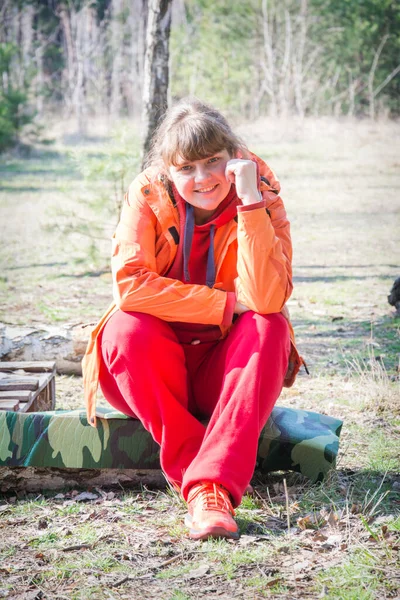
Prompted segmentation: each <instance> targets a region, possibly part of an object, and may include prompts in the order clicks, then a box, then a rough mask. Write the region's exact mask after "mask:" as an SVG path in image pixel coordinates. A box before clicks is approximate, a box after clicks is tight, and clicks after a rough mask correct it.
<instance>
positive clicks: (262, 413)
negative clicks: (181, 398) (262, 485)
mask: <svg viewBox="0 0 400 600" xmlns="http://www.w3.org/2000/svg"><path fill="white" fill-rule="evenodd" d="M289 351H290V339H289V327H288V324H287V322H286V319H285V318H284V317H283V316H282V315H281V314H271V315H259V314H257V313H253V312H251V311H249V312H246V313H244V314H243V315H241V316H240V317H239V319H238V320H237V321H236V323H235V325H234V326H233V327H232V330H231V332H230V333H229V335H228V337H227V338H226V339H225V340H222V341H221V342H219V343H218V344H217V345H216V346H215V347H214V348H213V349H212V350H211V351H210V353H209V355H208V356H207V357H206V358H205V360H204V361H203V363H202V365H201V367H200V368H199V369H198V370H197V373H196V376H195V379H194V381H193V391H194V394H195V399H196V403H197V406H198V407H199V409H200V410H201V412H203V413H204V414H206V415H211V418H210V421H209V424H208V427H207V430H206V433H205V436H204V440H203V443H202V445H201V448H200V449H199V452H198V454H197V455H196V457H195V458H194V460H193V462H192V463H191V464H190V466H189V467H188V469H187V470H186V472H185V475H184V478H183V486H182V494H183V496H184V498H186V497H187V494H188V491H189V489H190V487H191V486H192V485H194V484H195V483H197V482H199V481H202V480H205V481H215V482H218V483H220V484H222V485H224V486H225V487H226V488H227V489H228V490H229V491H230V493H231V495H232V497H233V501H234V505H236V506H237V505H239V504H240V501H241V498H242V495H243V492H244V490H245V489H246V486H247V485H248V484H249V482H250V480H251V477H252V475H253V472H254V467H255V463H256V458H257V448H258V439H259V436H260V433H261V430H262V428H263V426H264V425H265V423H266V421H267V419H268V417H269V415H270V413H271V411H272V408H273V406H274V404H275V402H276V400H277V398H278V396H279V394H280V392H281V389H282V385H283V380H284V376H285V373H286V370H287V365H288V359H289Z"/></svg>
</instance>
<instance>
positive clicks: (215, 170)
mask: <svg viewBox="0 0 400 600" xmlns="http://www.w3.org/2000/svg"><path fill="white" fill-rule="evenodd" d="M229 160H231V156H230V155H229V152H228V151H227V150H221V152H217V153H216V154H213V155H212V156H209V157H207V158H203V159H200V160H194V161H190V162H189V161H185V160H184V159H183V158H182V160H181V161H179V163H178V164H177V165H171V166H170V167H169V169H168V170H169V176H170V178H171V180H172V181H173V183H174V184H175V187H176V189H177V190H178V192H179V194H180V195H181V196H182V198H183V199H184V200H186V202H188V203H189V204H191V205H192V206H194V207H195V211H194V214H195V217H196V222H198V223H200V222H201V220H203V218H204V220H206V219H208V218H209V217H210V216H211V215H212V213H213V212H214V211H215V210H216V209H217V208H218V206H219V205H220V204H221V202H222V201H223V200H224V198H225V197H226V196H227V194H228V192H229V190H230V187H231V183H230V182H229V181H228V180H227V178H226V175H225V168H226V165H227V163H228V161H229Z"/></svg>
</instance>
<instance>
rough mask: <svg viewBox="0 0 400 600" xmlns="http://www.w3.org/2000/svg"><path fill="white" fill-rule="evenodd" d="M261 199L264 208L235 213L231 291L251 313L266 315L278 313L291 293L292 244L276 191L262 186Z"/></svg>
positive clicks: (287, 224)
mask: <svg viewBox="0 0 400 600" xmlns="http://www.w3.org/2000/svg"><path fill="white" fill-rule="evenodd" d="M278 189H279V184H278ZM262 196H263V200H264V202H265V206H263V207H261V208H255V209H253V210H243V209H240V210H239V211H238V257H237V271H238V277H237V279H236V280H235V290H236V297H237V300H238V301H239V302H241V303H242V304H244V305H245V306H248V307H249V308H250V309H251V310H254V311H255V312H258V313H260V314H269V313H275V312H280V311H281V310H282V308H283V306H284V304H285V302H286V301H287V300H288V298H289V297H290V294H291V292H292V289H293V284H292V266H291V261H292V244H291V239H290V225H289V221H288V219H287V217H286V211H285V207H284V205H283V202H282V199H281V197H280V196H279V195H278V194H277V190H276V189H272V188H271V187H269V186H264V190H263V191H262ZM266 208H267V209H268V210H266Z"/></svg>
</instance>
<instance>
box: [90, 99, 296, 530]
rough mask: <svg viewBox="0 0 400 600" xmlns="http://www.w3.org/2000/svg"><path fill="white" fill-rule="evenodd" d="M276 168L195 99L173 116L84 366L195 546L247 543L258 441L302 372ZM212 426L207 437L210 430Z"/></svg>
mask: <svg viewBox="0 0 400 600" xmlns="http://www.w3.org/2000/svg"><path fill="white" fill-rule="evenodd" d="M279 191H280V186H279V183H278V181H277V179H276V178H275V175H274V173H273V172H272V171H271V169H270V168H269V167H268V166H267V165H266V164H265V163H264V162H263V161H262V160H261V159H259V158H258V157H257V156H255V155H254V154H251V152H249V150H248V149H247V148H246V146H245V145H244V144H243V142H241V141H240V140H239V138H237V137H236V136H235V134H234V133H233V132H232V131H231V129H230V127H229V125H228V123H227V122H226V120H225V119H224V117H223V116H222V115H221V114H220V113H218V111H216V110H215V109H213V108H211V107H209V106H207V105H206V104H203V103H201V102H200V101H199V100H191V99H188V100H183V101H181V102H180V103H179V104H178V105H177V106H175V107H173V108H172V109H171V110H170V111H168V112H167V114H166V116H165V119H164V121H163V123H162V124H161V126H160V128H159V130H158V132H157V134H156V136H155V138H154V141H153V146H152V151H151V153H150V156H149V159H148V168H147V169H146V170H145V171H144V172H143V173H142V174H140V175H139V176H138V177H137V178H136V179H135V180H134V182H133V183H132V184H131V186H130V188H129V192H128V194H127V195H126V199H125V204H124V207H123V211H122V215H121V221H120V223H119V225H118V227H117V230H116V233H115V235H114V238H113V242H114V251H113V258H112V268H113V279H114V302H113V304H112V305H111V306H110V308H109V310H108V311H107V313H106V314H105V315H104V316H103V318H102V319H101V321H100V323H99V324H98V326H97V327H96V328H95V330H94V332H93V334H92V338H91V341H90V342H89V346H88V349H87V352H86V356H85V360H84V380H85V391H86V399H87V407H88V419H89V421H90V422H91V423H92V425H96V417H95V395H96V389H97V385H98V382H99V383H100V385H101V388H102V391H103V393H104V396H105V397H106V399H107V400H108V401H109V403H110V404H111V405H112V406H113V407H114V408H116V409H117V410H119V411H121V412H123V413H125V414H127V415H130V416H132V417H135V418H138V419H140V420H141V421H142V423H143V425H144V426H145V428H146V429H147V430H148V431H149V432H150V433H151V434H152V436H153V438H154V439H155V441H156V442H157V443H158V444H159V445H160V462H161V467H162V469H163V471H164V473H165V476H166V478H167V479H168V481H169V482H170V483H171V484H172V485H174V486H175V487H176V488H177V489H179V490H180V492H181V494H182V496H183V498H184V499H185V500H186V501H187V503H188V515H187V517H186V524H187V526H188V527H189V532H190V533H189V535H190V536H191V537H192V538H194V539H206V538H208V537H227V538H233V539H237V538H238V537H239V532H238V527H237V524H236V523H235V521H234V519H233V516H234V507H235V506H238V505H239V504H240V502H241V498H242V495H243V493H244V491H245V490H246V488H247V486H248V485H249V482H250V480H251V477H252V474H253V470H254V467H255V461H256V456H257V445H258V438H259V435H260V432H261V430H262V428H263V426H264V424H265V422H266V420H267V419H268V417H269V415H270V413H271V411H272V408H273V406H274V404H275V402H276V400H277V398H278V396H279V394H280V392H281V389H282V386H283V385H286V386H289V385H291V384H292V383H293V381H294V378H295V376H296V373H297V371H298V369H299V367H300V365H301V362H302V359H301V358H300V357H299V355H298V353H297V351H296V348H295V346H294V337H293V330H292V328H291V325H290V322H289V320H288V318H287V311H286V309H285V302H286V301H287V299H288V298H289V296H290V294H291V290H292V280H291V277H292V271H291V257H292V249H291V242H290V232H289V222H288V220H287V218H286V212H285V209H284V206H283V202H282V200H281V198H280V196H279ZM204 420H208V425H207V426H206V425H204Z"/></svg>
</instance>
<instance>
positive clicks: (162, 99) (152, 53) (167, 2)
mask: <svg viewBox="0 0 400 600" xmlns="http://www.w3.org/2000/svg"><path fill="white" fill-rule="evenodd" d="M171 4H172V0H150V1H149V14H148V21H147V34H146V56H145V62H144V81H143V123H144V135H143V150H142V152H143V160H145V158H146V155H147V153H148V151H149V149H150V143H151V138H152V136H153V133H154V130H155V129H156V127H157V125H158V122H159V120H160V117H161V116H162V115H163V114H164V112H165V110H166V108H167V104H168V82H169V68H168V66H169V65H168V63H169V34H170V29H171V12H172V11H171Z"/></svg>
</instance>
